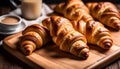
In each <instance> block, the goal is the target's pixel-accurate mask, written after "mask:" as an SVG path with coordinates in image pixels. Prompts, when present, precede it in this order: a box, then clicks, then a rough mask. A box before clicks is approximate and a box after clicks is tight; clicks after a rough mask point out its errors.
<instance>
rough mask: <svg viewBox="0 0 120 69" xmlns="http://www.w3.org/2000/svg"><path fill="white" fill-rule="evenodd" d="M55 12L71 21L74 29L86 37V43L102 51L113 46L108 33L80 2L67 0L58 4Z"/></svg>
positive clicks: (78, 0)
mask: <svg viewBox="0 0 120 69" xmlns="http://www.w3.org/2000/svg"><path fill="white" fill-rule="evenodd" d="M55 11H56V12H58V13H60V14H62V15H63V16H65V17H66V18H68V19H70V20H73V22H72V24H73V25H74V28H75V29H76V30H77V31H79V32H80V33H82V34H84V35H85V36H86V38H87V42H88V43H90V44H96V45H98V46H100V47H102V48H103V49H109V48H110V47H111V46H112V45H113V40H112V38H111V34H110V32H109V31H108V30H107V29H106V28H105V27H104V26H103V25H102V24H101V23H99V22H97V21H95V20H94V19H93V18H92V16H91V15H90V14H89V12H88V10H87V7H86V6H85V5H84V3H83V2H82V1H80V0H68V1H67V2H65V3H60V4H58V5H57V6H56V7H55Z"/></svg>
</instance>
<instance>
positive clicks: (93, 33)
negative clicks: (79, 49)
mask: <svg viewBox="0 0 120 69" xmlns="http://www.w3.org/2000/svg"><path fill="white" fill-rule="evenodd" d="M72 24H73V27H74V28H75V29H76V30H77V31H79V32H81V33H82V34H84V35H85V36H86V38H87V42H88V43H90V44H96V45H98V46H100V47H101V48H103V49H109V48H110V47H111V46H112V45H113V40H112V38H111V34H110V32H109V30H108V29H106V28H104V26H103V25H102V24H101V23H99V22H95V21H89V22H88V23H86V22H85V21H83V20H80V21H79V22H76V21H74V22H72Z"/></svg>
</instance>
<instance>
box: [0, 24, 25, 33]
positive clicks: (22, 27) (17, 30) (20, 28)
mask: <svg viewBox="0 0 120 69" xmlns="http://www.w3.org/2000/svg"><path fill="white" fill-rule="evenodd" d="M25 27H26V24H25V23H24V22H22V23H21V24H20V25H19V27H18V28H17V29H16V30H15V31H11V32H0V34H3V35H10V34H15V33H17V32H20V31H22V30H24V29H25Z"/></svg>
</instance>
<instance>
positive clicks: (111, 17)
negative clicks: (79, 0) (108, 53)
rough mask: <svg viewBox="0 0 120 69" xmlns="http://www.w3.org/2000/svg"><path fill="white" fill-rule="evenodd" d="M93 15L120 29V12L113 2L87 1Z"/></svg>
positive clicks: (104, 22)
mask: <svg viewBox="0 0 120 69" xmlns="http://www.w3.org/2000/svg"><path fill="white" fill-rule="evenodd" d="M86 5H87V7H88V8H89V10H90V13H91V15H92V16H93V17H94V18H96V19H97V20H99V21H100V22H101V23H103V24H105V25H107V26H108V27H111V28H113V29H115V30H119V29H120V13H119V11H118V9H117V8H116V6H115V5H114V4H112V3H111V2H93V3H87V4H86Z"/></svg>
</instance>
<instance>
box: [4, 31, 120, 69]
mask: <svg viewBox="0 0 120 69" xmlns="http://www.w3.org/2000/svg"><path fill="white" fill-rule="evenodd" d="M111 33H112V35H113V39H114V45H113V47H112V48H111V49H110V50H107V51H106V50H103V49H101V48H99V47H98V46H93V45H89V46H90V56H89V58H88V59H87V60H82V59H80V58H78V57H75V56H73V55H71V54H69V53H66V52H63V51H61V50H59V48H58V47H57V46H56V45H55V44H52V43H50V44H48V45H46V46H45V47H43V48H41V49H39V50H36V51H35V52H33V53H32V54H31V55H29V56H25V55H23V54H22V53H21V52H19V51H18V50H17V48H16V47H17V46H18V45H17V42H18V41H19V37H20V36H21V32H20V33H17V34H14V35H11V36H9V37H7V38H5V39H4V41H3V42H4V46H3V47H4V49H6V51H8V52H10V53H11V54H12V55H13V56H15V57H17V58H18V59H20V60H21V61H23V62H25V63H26V64H28V65H29V66H31V67H33V68H41V67H42V68H45V69H50V68H51V69H58V68H59V69H68V68H69V69H83V68H88V69H89V68H102V67H104V66H106V65H108V64H109V63H111V62H113V61H114V60H116V59H117V58H119V57H120V56H119V55H120V44H119V39H120V38H119V37H120V36H119V34H120V32H111ZM116 36H117V37H116Z"/></svg>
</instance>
